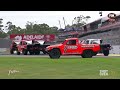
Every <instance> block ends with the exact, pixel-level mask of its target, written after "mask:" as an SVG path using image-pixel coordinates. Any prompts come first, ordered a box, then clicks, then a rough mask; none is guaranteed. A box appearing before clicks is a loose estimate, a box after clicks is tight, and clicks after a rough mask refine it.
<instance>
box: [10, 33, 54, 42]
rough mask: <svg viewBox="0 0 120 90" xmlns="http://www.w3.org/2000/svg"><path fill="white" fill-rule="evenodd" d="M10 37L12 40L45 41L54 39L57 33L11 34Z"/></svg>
mask: <svg viewBox="0 0 120 90" xmlns="http://www.w3.org/2000/svg"><path fill="white" fill-rule="evenodd" d="M10 39H12V40H44V41H54V40H55V35H53V34H48V35H42V34H11V35H10Z"/></svg>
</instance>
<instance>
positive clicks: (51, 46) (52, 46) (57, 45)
mask: <svg viewBox="0 0 120 90" xmlns="http://www.w3.org/2000/svg"><path fill="white" fill-rule="evenodd" d="M59 46H62V44H56V45H50V46H48V47H47V48H54V47H59Z"/></svg>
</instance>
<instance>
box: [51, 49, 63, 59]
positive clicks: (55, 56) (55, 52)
mask: <svg viewBox="0 0 120 90" xmlns="http://www.w3.org/2000/svg"><path fill="white" fill-rule="evenodd" d="M60 55H61V54H60V50H59V49H52V50H51V51H50V52H49V56H50V58H52V59H58V58H60Z"/></svg>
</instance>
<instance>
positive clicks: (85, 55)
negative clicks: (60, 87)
mask: <svg viewBox="0 0 120 90" xmlns="http://www.w3.org/2000/svg"><path fill="white" fill-rule="evenodd" d="M81 56H82V58H92V56H93V51H91V50H85V51H83V54H82V55H81Z"/></svg>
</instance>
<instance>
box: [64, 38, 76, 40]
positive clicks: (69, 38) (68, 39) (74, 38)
mask: <svg viewBox="0 0 120 90" xmlns="http://www.w3.org/2000/svg"><path fill="white" fill-rule="evenodd" d="M73 39H78V38H67V39H65V40H73Z"/></svg>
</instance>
